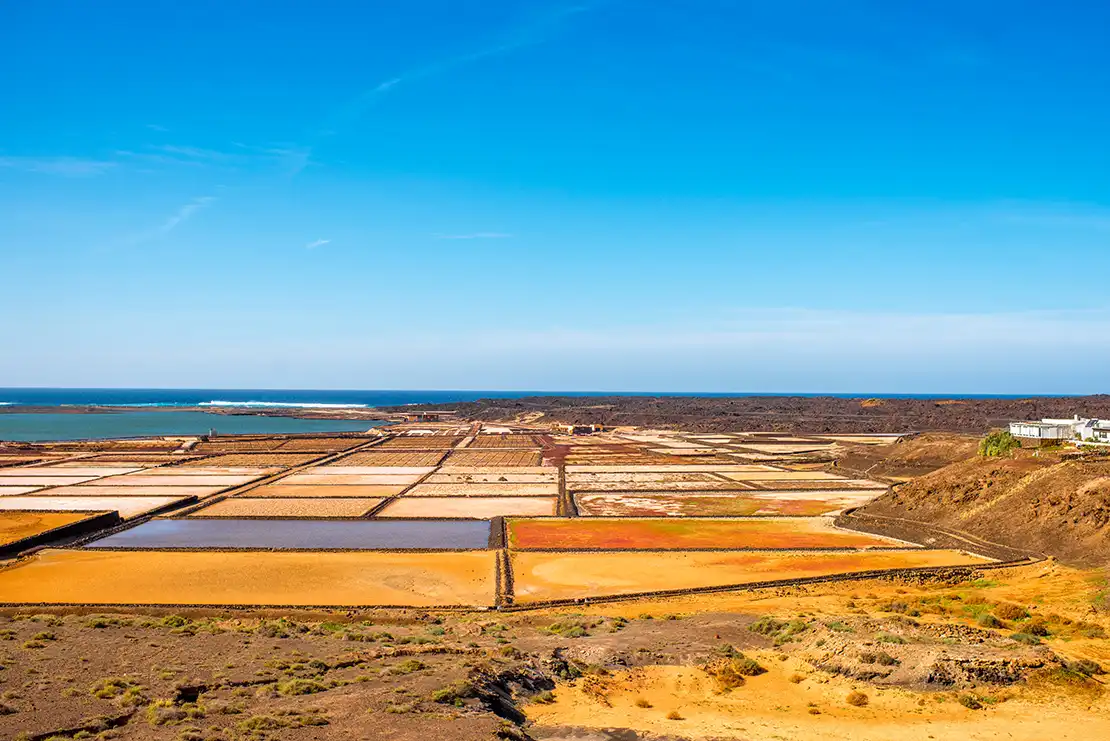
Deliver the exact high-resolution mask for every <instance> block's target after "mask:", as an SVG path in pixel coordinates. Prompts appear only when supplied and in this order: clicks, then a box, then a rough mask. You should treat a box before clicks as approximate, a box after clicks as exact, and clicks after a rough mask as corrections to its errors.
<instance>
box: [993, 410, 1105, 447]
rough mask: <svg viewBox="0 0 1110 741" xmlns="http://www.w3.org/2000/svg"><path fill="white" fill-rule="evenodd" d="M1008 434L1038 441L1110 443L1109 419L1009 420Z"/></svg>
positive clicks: (1077, 416)
mask: <svg viewBox="0 0 1110 741" xmlns="http://www.w3.org/2000/svg"><path fill="white" fill-rule="evenodd" d="M1010 434H1011V435H1013V436H1014V437H1016V438H1020V439H1023V440H1036V441H1038V442H1066V441H1074V442H1080V441H1086V442H1097V443H1110V420H1098V419H1085V418H1082V417H1080V416H1079V415H1076V416H1075V417H1074V418H1072V419H1042V420H1041V421H1040V422H1011V423H1010Z"/></svg>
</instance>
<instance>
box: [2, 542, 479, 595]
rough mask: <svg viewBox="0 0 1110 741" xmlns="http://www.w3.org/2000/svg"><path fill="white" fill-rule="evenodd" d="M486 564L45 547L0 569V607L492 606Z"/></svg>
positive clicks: (421, 556)
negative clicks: (40, 605)
mask: <svg viewBox="0 0 1110 741" xmlns="http://www.w3.org/2000/svg"><path fill="white" fill-rule="evenodd" d="M198 522H202V521H198ZM495 558H496V553H494V552H493V551H472V552H469V553H373V552H368V551H361V552H346V553H319V552H317V553H304V552H300V553H298V552H290V551H286V552H271V551H239V552H228V551H221V552H212V551H194V552H181V551H90V550H62V549H49V550H45V551H42V552H40V553H37V554H35V555H34V556H32V557H31V558H28V559H25V560H23V561H21V562H19V563H18V564H15V565H13V566H11V567H9V568H6V569H4V570H2V571H0V602H6V603H35V604H39V603H47V604H101V605H134V604H142V605H158V604H161V605H178V604H187V605H275V606H284V605H288V606H304V607H308V606H327V605H335V606H343V607H360V606H367V607H370V606H398V607H400V606H411V607H435V606H443V607H446V606H470V607H477V606H488V605H492V604H493V601H494V590H495V584H496V577H495V573H496V571H495V566H494V562H495Z"/></svg>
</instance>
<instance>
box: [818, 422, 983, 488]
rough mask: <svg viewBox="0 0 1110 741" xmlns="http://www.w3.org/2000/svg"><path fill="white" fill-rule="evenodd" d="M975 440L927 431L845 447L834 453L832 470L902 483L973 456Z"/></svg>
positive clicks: (977, 439) (973, 437)
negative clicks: (890, 440) (875, 442)
mask: <svg viewBox="0 0 1110 741" xmlns="http://www.w3.org/2000/svg"><path fill="white" fill-rule="evenodd" d="M979 440H980V438H979V436H978V435H960V434H957V433H948V432H928V433H924V434H921V435H914V436H912V437H906V438H900V439H899V440H898V441H897V442H894V443H891V444H890V445H848V446H845V447H844V448H843V449H842V450H840V451H837V452H836V453H835V457H834V468H833V469H832V470H835V471H837V472H839V473H854V474H856V475H858V476H860V477H861V478H866V477H871V478H881V479H888V480H891V481H905V480H907V479H911V478H914V477H916V476H923V475H925V474H927V473H932V472H933V471H936V470H937V469H940V468H944V467H945V466H947V465H950V464H952V463H956V462H958V461H963V460H967V459H968V458H970V457H972V456H974V455H975V453H976V451H977V449H978V447H979Z"/></svg>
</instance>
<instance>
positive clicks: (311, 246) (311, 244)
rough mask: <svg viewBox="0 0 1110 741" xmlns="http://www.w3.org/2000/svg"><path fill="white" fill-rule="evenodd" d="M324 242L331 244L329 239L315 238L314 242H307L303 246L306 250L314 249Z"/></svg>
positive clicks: (321, 245)
mask: <svg viewBox="0 0 1110 741" xmlns="http://www.w3.org/2000/svg"><path fill="white" fill-rule="evenodd" d="M325 244H331V240H330V239H317V240H316V241H314V242H309V243H308V244H306V245H305V246H304V247H305V249H306V250H314V249H316V248H317V247H323V246H324V245H325Z"/></svg>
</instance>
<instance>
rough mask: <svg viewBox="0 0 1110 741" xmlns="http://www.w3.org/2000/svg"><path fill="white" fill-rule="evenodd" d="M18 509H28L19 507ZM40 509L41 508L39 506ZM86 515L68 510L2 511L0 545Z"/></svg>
mask: <svg viewBox="0 0 1110 741" xmlns="http://www.w3.org/2000/svg"><path fill="white" fill-rule="evenodd" d="M19 509H30V508H29V507H20V508H19ZM39 509H41V508H39ZM87 517H88V515H86V514H84V513H80V514H71V513H69V512H2V513H0V545H3V546H6V545H9V544H11V543H16V542H18V541H20V540H23V539H24V538H30V537H31V536H34V535H40V534H41V533H45V532H49V531H51V530H56V529H57V528H60V527H65V526H66V525H72V524H73V523H75V522H80V521H81V520H84V519H86V518H87Z"/></svg>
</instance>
